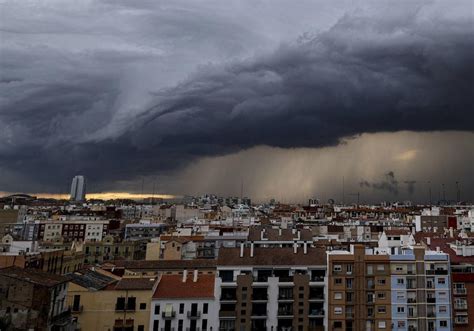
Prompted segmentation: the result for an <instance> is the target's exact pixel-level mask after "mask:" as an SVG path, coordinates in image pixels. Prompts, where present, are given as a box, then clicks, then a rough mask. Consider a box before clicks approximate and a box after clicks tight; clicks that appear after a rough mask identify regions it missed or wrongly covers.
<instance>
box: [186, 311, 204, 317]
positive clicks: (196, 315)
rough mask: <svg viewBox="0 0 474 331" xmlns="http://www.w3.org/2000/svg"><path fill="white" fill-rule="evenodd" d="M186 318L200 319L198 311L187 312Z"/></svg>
mask: <svg viewBox="0 0 474 331" xmlns="http://www.w3.org/2000/svg"><path fill="white" fill-rule="evenodd" d="M187 316H188V318H199V317H201V312H200V311H188V313H187Z"/></svg>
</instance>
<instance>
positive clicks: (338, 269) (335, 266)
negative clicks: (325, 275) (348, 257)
mask: <svg viewBox="0 0 474 331" xmlns="http://www.w3.org/2000/svg"><path fill="white" fill-rule="evenodd" d="M333 271H335V272H338V271H342V266H341V265H340V264H335V265H334V267H333Z"/></svg>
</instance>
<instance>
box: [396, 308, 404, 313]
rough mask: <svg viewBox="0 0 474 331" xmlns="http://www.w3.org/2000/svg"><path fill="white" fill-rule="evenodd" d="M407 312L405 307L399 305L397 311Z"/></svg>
mask: <svg viewBox="0 0 474 331" xmlns="http://www.w3.org/2000/svg"><path fill="white" fill-rule="evenodd" d="M404 312H405V307H397V313H399V314H403V313H404Z"/></svg>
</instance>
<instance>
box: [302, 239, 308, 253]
mask: <svg viewBox="0 0 474 331" xmlns="http://www.w3.org/2000/svg"><path fill="white" fill-rule="evenodd" d="M303 252H304V254H308V243H307V242H306V241H305V242H304V244H303Z"/></svg>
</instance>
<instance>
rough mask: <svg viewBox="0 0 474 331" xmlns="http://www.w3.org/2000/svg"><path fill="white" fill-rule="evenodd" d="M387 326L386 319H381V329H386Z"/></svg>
mask: <svg viewBox="0 0 474 331" xmlns="http://www.w3.org/2000/svg"><path fill="white" fill-rule="evenodd" d="M386 327H387V323H386V322H385V321H379V329H385V328H386Z"/></svg>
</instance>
